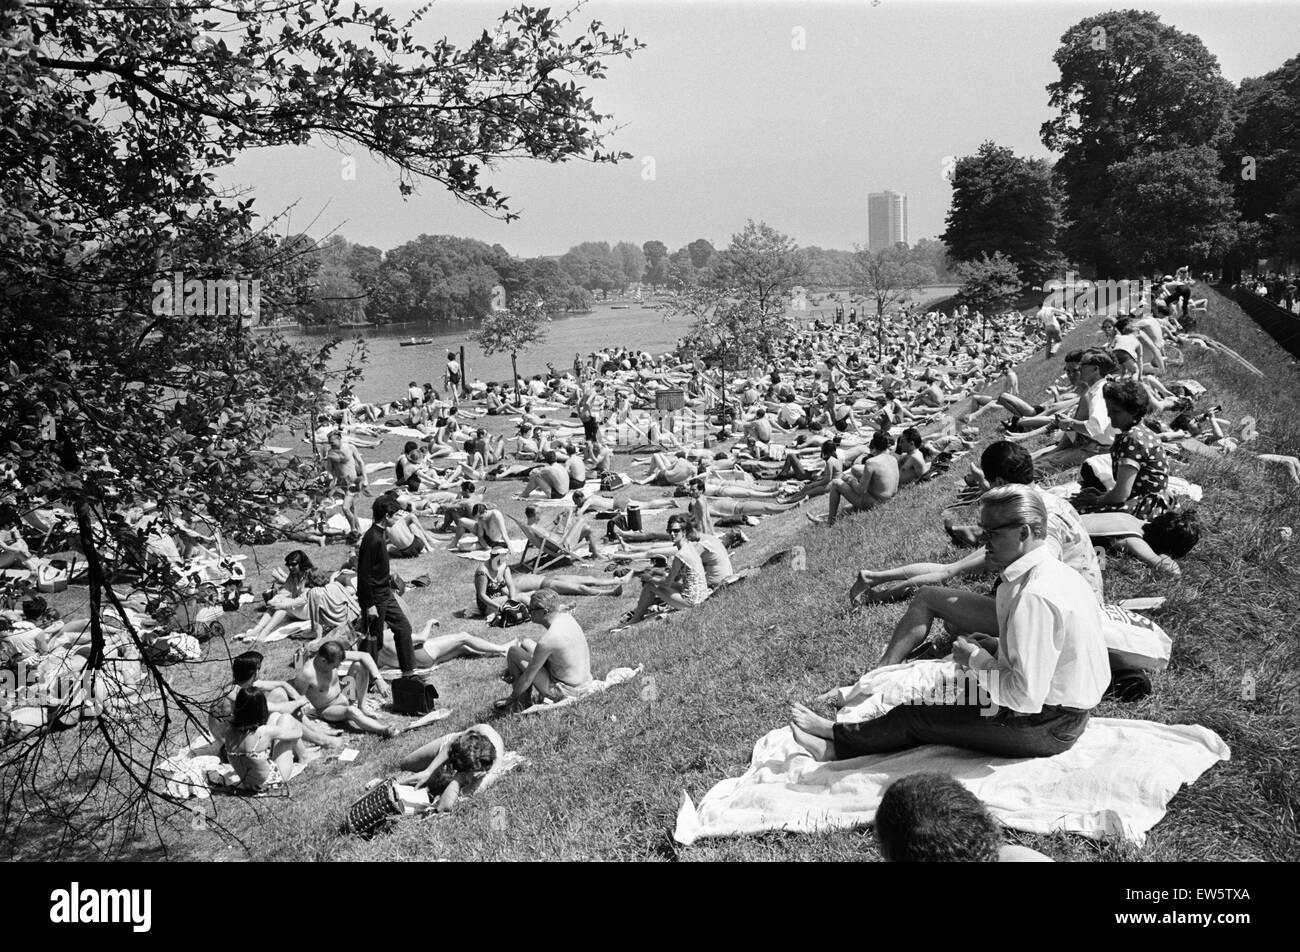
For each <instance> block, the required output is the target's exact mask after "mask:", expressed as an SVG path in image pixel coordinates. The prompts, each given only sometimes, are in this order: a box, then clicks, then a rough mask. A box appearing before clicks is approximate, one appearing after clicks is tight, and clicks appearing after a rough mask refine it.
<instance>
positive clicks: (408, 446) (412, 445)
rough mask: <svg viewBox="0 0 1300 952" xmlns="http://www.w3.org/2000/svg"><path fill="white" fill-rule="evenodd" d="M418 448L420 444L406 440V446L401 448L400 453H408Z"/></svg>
mask: <svg viewBox="0 0 1300 952" xmlns="http://www.w3.org/2000/svg"><path fill="white" fill-rule="evenodd" d="M419 448H420V444H419V443H417V442H415V440H407V441H406V445H405V446H403V447H402V452H403V453H409V452H411V450H418V449H419Z"/></svg>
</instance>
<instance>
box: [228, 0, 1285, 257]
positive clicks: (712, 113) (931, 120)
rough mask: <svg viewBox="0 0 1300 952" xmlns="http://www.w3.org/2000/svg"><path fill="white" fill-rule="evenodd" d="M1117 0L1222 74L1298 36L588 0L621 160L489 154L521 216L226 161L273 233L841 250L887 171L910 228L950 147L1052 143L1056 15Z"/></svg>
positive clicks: (929, 221)
mask: <svg viewBox="0 0 1300 952" xmlns="http://www.w3.org/2000/svg"><path fill="white" fill-rule="evenodd" d="M373 2H374V0H372V4H371V5H373ZM382 5H383V7H384V8H385V9H386V10H388V11H390V12H397V11H399V10H401V9H403V8H410V7H412V6H414V5H412V4H400V3H391V2H386V3H383V4H382ZM532 5H533V6H542V5H543V0H532ZM507 6H508V4H507V3H506V2H504V0H474V2H458V3H447V2H436V3H434V4H433V5H432V9H431V10H430V12H429V13H428V14H427V15H426V18H425V20H424V21H423V23H422V24H420V25H419V26H418V27H417V28H416V35H417V37H418V38H420V39H421V40H423V41H425V42H431V41H432V40H433V39H436V38H437V37H440V36H443V35H445V36H447V37H448V38H450V39H451V40H453V41H466V40H468V39H471V38H472V37H474V36H476V35H477V34H478V33H479V32H481V31H482V30H483V29H484V28H485V27H487V26H489V25H490V24H491V23H492V22H493V21H495V19H496V18H497V17H498V16H499V15H500V12H501V11H503V10H504V9H505V8H506V7H507ZM1131 7H1136V8H1138V9H1144V10H1152V11H1153V12H1155V13H1156V14H1158V15H1159V16H1160V18H1161V19H1162V21H1163V22H1165V23H1168V24H1172V25H1173V26H1175V27H1177V28H1178V29H1180V30H1182V31H1184V32H1187V33H1193V34H1195V35H1197V36H1199V37H1200V38H1201V40H1202V41H1203V42H1204V43H1205V45H1206V47H1207V48H1208V49H1209V51H1210V52H1211V53H1212V54H1214V55H1215V56H1216V57H1217V58H1218V60H1219V64H1220V67H1221V69H1222V71H1223V74H1224V76H1225V77H1227V78H1228V79H1229V80H1230V81H1232V82H1234V83H1237V82H1240V81H1241V80H1242V79H1243V78H1245V77H1248V76H1258V75H1260V74H1262V73H1266V72H1268V71H1270V70H1272V69H1275V68H1277V67H1278V66H1280V65H1281V64H1282V63H1284V62H1285V61H1286V60H1287V59H1289V58H1290V57H1292V56H1295V55H1296V54H1297V53H1300V4H1297V3H1294V2H1278V3H1255V2H1250V0H1240V2H1238V0H1221V2H1217V3H1134V4H1115V5H1109V4H1103V3H1077V2H1068V0H1039V2H1032V3H1031V2H1024V3H994V2H983V0H969V2H961V3H953V2H933V0H875V2H873V0H856V2H836V3H789V2H786V3H757V2H734V0H733V2H722V0H700V2H691V3H678V2H658V0H649V2H648V0H591V2H589V3H588V4H587V5H586V6H585V7H583V9H582V10H581V11H580V12H579V14H578V17H577V21H578V22H579V23H583V24H585V23H586V22H588V21H589V20H592V19H598V20H601V21H602V22H603V23H604V24H605V26H606V27H607V28H610V29H613V30H615V31H617V30H626V31H627V32H628V33H629V34H631V35H632V36H635V37H636V38H637V39H639V40H641V41H642V42H644V43H645V44H646V48H645V49H643V50H641V51H639V52H637V53H636V54H634V55H633V57H632V58H631V59H630V60H629V59H622V58H619V59H612V60H609V61H608V70H607V73H608V77H607V78H606V79H604V80H599V81H594V82H590V83H589V84H588V86H587V90H588V93H589V94H590V95H591V96H593V97H594V99H595V105H596V108H597V109H598V110H599V111H600V112H605V113H612V114H613V116H614V124H616V125H617V126H618V128H617V130H616V131H614V132H613V133H612V134H611V135H610V137H609V138H608V139H607V140H606V143H605V146H606V148H612V149H615V150H617V151H626V152H630V153H631V154H632V155H633V158H632V159H631V160H628V161H624V162H621V163H619V164H617V165H595V164H592V163H588V162H580V161H573V162H568V163H563V164H550V163H545V162H536V161H527V160H508V161H505V162H502V163H500V164H499V165H498V167H497V169H496V170H495V171H494V172H492V173H490V178H489V181H490V182H491V183H492V184H493V185H495V186H496V188H497V189H498V191H501V192H503V193H504V194H506V195H507V196H509V198H510V201H509V204H510V207H511V210H512V211H515V212H518V213H519V214H520V216H521V217H520V219H519V220H516V221H514V222H510V223H505V222H502V221H499V220H496V219H494V218H491V217H488V216H487V215H485V214H484V213H483V212H480V211H477V210H475V209H472V208H469V207H468V206H466V205H464V204H462V203H459V202H457V201H456V200H455V199H453V198H452V197H450V195H449V194H448V193H447V192H446V191H445V190H443V189H441V187H440V186H438V185H437V183H432V182H429V183H424V184H423V185H422V186H421V187H420V189H419V191H418V192H417V194H416V195H414V196H411V197H409V198H406V199H403V197H402V196H401V195H400V194H399V193H398V191H397V175H396V173H395V172H394V171H393V170H392V169H390V168H387V167H385V166H384V165H383V164H382V163H380V162H378V161H376V160H375V159H373V158H372V157H371V156H369V155H368V154H367V153H365V152H364V151H361V152H358V153H356V156H355V178H354V179H350V180H345V179H344V175H343V170H342V169H343V161H344V156H343V155H342V154H340V153H339V152H337V151H335V150H333V149H331V148H328V147H326V146H324V145H313V146H305V147H292V148H290V147H285V148H275V149H263V150H258V151H255V152H249V153H245V154H244V155H242V156H241V157H240V158H239V159H238V160H237V161H236V162H235V163H234V165H232V166H231V167H230V168H228V169H226V170H223V173H222V180H223V181H224V182H225V183H227V184H230V185H238V186H241V187H247V188H248V189H250V190H251V194H252V196H253V197H254V198H255V199H256V208H257V209H258V210H259V211H260V212H261V213H262V214H263V215H270V214H273V213H278V212H280V211H282V210H284V209H290V211H289V214H288V218H287V219H286V221H287V227H285V228H277V230H278V231H281V232H284V231H286V230H287V231H290V232H301V231H305V232H307V233H308V234H311V235H313V236H315V237H317V238H319V237H322V236H324V235H325V234H327V233H330V232H336V233H338V234H341V235H343V236H344V237H345V238H347V239H348V240H349V241H354V242H359V243H362V244H367V245H374V246H377V247H379V248H382V249H385V250H386V249H389V248H392V247H395V246H396V245H399V244H401V243H402V242H405V241H408V240H410V239H412V238H415V237H416V236H418V235H421V234H447V235H460V236H464V237H470V238H477V239H479V240H482V241H485V242H488V243H489V244H495V243H499V244H501V245H502V246H504V247H505V248H506V249H507V250H508V251H509V252H510V253H511V254H515V255H520V256H526V257H528V256H535V255H543V254H545V255H558V254H562V253H563V252H565V251H566V250H567V249H568V248H570V247H571V246H572V245H574V244H577V243H578V242H581V241H608V242H610V243H611V244H612V243H614V242H616V241H623V240H627V241H633V242H635V243H637V244H638V245H639V244H642V243H644V242H646V241H649V240H654V239H657V240H660V241H662V242H664V243H665V244H666V245H668V247H669V249H676V248H679V247H681V246H683V245H685V244H687V243H688V242H690V241H692V240H693V239H695V238H701V237H702V238H707V239H709V240H710V241H712V242H713V243H714V245H716V246H719V247H721V246H724V245H726V243H727V242H728V240H729V239H730V236H731V235H733V234H735V233H736V232H738V231H740V230H741V229H742V228H743V227H744V225H745V221H746V220H747V219H749V218H753V219H755V220H756V221H766V222H767V223H768V224H769V225H771V226H773V227H774V228H777V229H778V230H780V231H783V232H785V233H786V234H789V235H790V236H791V237H793V238H794V239H795V241H796V242H798V243H799V244H800V245H805V246H807V245H818V246H821V247H824V248H841V249H849V248H852V247H853V246H854V245H865V244H866V238H867V220H866V207H867V195H868V193H869V192H878V191H884V190H886V189H890V190H893V191H896V192H903V193H905V194H907V196H908V203H909V229H908V232H909V233H908V239H909V241H910V242H912V243H915V242H916V241H917V240H918V239H920V238H923V237H936V236H938V235H939V234H940V233H942V232H943V230H944V217H945V215H946V214H947V211H948V205H949V201H950V198H951V188H950V187H949V184H948V181H947V178H946V177H945V174H944V173H945V170H946V167H947V166H945V163H946V162H947V163H951V161H952V158H953V157H960V156H964V155H970V154H972V153H974V152H975V150H976V149H978V147H979V145H980V143H982V142H983V141H984V140H986V139H991V140H993V141H995V142H997V143H998V144H999V145H1004V146H1009V147H1011V148H1012V149H1013V150H1015V152H1016V153H1017V154H1020V155H1026V156H1035V157H1047V158H1050V157H1051V153H1050V152H1048V150H1047V149H1046V148H1045V147H1044V146H1043V145H1042V143H1041V141H1040V140H1039V137H1038V130H1039V126H1040V125H1041V124H1042V123H1043V122H1044V121H1045V120H1047V119H1049V118H1051V116H1052V111H1051V110H1050V109H1049V108H1048V106H1047V92H1046V88H1045V87H1046V86H1047V84H1048V83H1051V82H1053V81H1055V80H1056V79H1058V78H1059V74H1058V72H1057V68H1056V65H1055V64H1054V63H1053V62H1052V55H1053V53H1054V52H1055V51H1056V49H1057V47H1058V46H1059V45H1060V39H1061V36H1062V34H1063V33H1064V32H1065V31H1066V29H1068V28H1069V27H1070V26H1071V25H1072V24H1074V23H1076V22H1078V21H1079V20H1081V19H1083V18H1085V17H1088V16H1092V15H1094V14H1096V13H1099V12H1101V11H1103V10H1107V9H1125V8H1131ZM563 8H564V6H563V0H561V2H560V3H556V4H555V5H554V6H553V10H555V11H557V12H558V11H559V10H561V9H563ZM291 206H292V207H291Z"/></svg>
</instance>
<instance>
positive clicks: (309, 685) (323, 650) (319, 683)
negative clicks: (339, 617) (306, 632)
mask: <svg viewBox="0 0 1300 952" xmlns="http://www.w3.org/2000/svg"><path fill="white" fill-rule="evenodd" d="M344 661H347V662H349V663H350V665H351V667H349V668H348V677H349V678H350V679H351V684H350V685H349V686H348V688H347V689H346V690H345V689H344V686H343V683H342V682H341V681H340V679H339V666H340V665H341V664H342V663H343V662H344ZM371 684H374V685H375V687H376V688H378V689H379V693H380V695H381V696H383V697H388V696H390V693H391V692H390V690H389V687H388V683H387V682H386V681H385V680H384V679H383V678H381V677H380V676H379V666H378V665H376V664H375V659H374V658H372V657H370V655H368V654H366V653H365V652H364V651H347V650H345V649H344V647H343V645H341V644H339V643H338V642H337V641H327V642H325V643H324V644H322V645H321V646H320V647H319V648H317V649H316V654H314V655H313V656H312V657H310V658H308V659H307V660H306V661H304V662H303V664H302V667H301V668H299V669H298V672H297V674H296V675H295V676H294V685H295V687H297V688H298V690H299V691H301V692H302V693H303V694H304V695H305V696H306V698H307V700H308V701H310V702H311V705H312V707H314V708H315V709H316V713H317V714H319V715H320V717H321V719H322V720H326V721H330V722H331V723H335V724H347V725H348V726H349V727H352V728H354V729H356V730H361V731H367V732H369V733H371V734H379V735H380V736H382V737H386V738H387V737H396V736H397V735H398V734H399V733H401V728H398V727H392V726H389V725H388V724H385V723H384V722H383V721H381V720H378V719H377V718H374V717H371V716H370V715H369V714H367V713H366V712H365V711H363V710H362V709H361V701H362V700H364V698H365V696H366V692H367V691H369V690H370V685H371Z"/></svg>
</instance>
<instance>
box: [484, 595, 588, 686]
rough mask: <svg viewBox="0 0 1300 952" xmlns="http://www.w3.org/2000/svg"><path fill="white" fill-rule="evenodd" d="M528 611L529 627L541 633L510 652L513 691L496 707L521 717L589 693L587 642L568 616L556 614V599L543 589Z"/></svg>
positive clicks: (557, 598) (513, 646) (507, 660)
mask: <svg viewBox="0 0 1300 952" xmlns="http://www.w3.org/2000/svg"><path fill="white" fill-rule="evenodd" d="M530 608H531V611H532V619H533V623H534V624H537V625H541V626H542V627H543V628H545V629H546V633H545V634H543V635H542V637H541V638H539V639H538V640H537V641H533V640H532V639H531V638H522V639H520V640H519V641H517V642H515V644H513V645H512V646H510V649H509V651H508V653H507V654H506V669H507V675H508V676H509V678H510V681H511V683H512V684H513V688H512V690H511V692H510V696H509V697H507V698H503V699H502V700H500V701H498V702H497V703H496V705H495V706H496V707H497V708H498V709H502V710H506V711H512V712H514V711H521V710H524V709H525V708H527V707H531V706H532V705H533V704H534V703H540V702H542V701H546V700H550V701H562V700H564V699H566V698H570V697H581V696H582V695H583V694H585V693H587V692H589V691H590V690H591V688H592V683H593V682H592V677H591V649H590V648H589V647H588V645H587V636H586V635H585V634H584V633H583V630H582V626H581V625H579V624H578V622H577V620H576V619H575V618H574V617H573V616H572V615H570V614H569V613H568V612H566V611H561V610H560V597H559V595H558V594H556V592H554V591H553V590H551V589H545V588H544V589H542V590H541V591H538V592H536V593H534V594H533V597H532V600H531V602H530Z"/></svg>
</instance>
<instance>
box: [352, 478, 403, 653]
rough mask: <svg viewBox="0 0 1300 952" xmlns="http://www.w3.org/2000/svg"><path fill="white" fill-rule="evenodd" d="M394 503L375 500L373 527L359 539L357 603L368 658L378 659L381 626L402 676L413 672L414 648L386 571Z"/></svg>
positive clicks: (382, 633)
mask: <svg viewBox="0 0 1300 952" xmlns="http://www.w3.org/2000/svg"><path fill="white" fill-rule="evenodd" d="M396 511H397V510H396V503H394V501H393V500H392V499H391V498H390V497H388V496H380V497H379V498H378V499H376V500H375V505H374V509H373V510H372V513H373V516H374V520H375V521H374V524H373V525H371V527H370V528H369V529H367V530H366V534H365V535H364V536H362V537H361V547H360V548H359V550H358V552H357V602H358V604H359V605H360V606H361V612H362V614H363V615H364V616H365V619H366V631H367V633H368V634H369V636H370V649H371V654H372V656H375V657H378V655H379V650H380V649H381V648H382V647H383V645H384V626H385V625H387V626H388V627H389V628H391V629H392V631H393V643H394V644H395V645H396V647H397V659H398V663H399V664H400V665H401V668H402V674H403V675H407V674H414V673H415V649H414V647H413V646H412V644H411V622H410V620H409V619H408V618H407V617H406V613H405V612H403V611H402V606H401V605H400V604H398V601H397V596H396V594H395V593H394V592H393V589H392V578H391V573H390V572H389V568H388V527H389V525H391V523H392V519H393V515H394V513H395V512H396Z"/></svg>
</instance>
